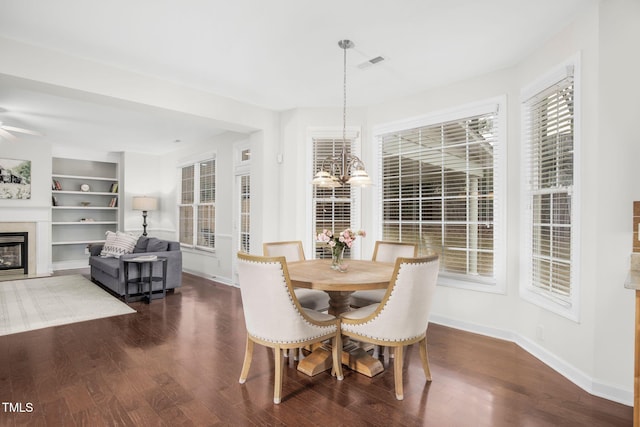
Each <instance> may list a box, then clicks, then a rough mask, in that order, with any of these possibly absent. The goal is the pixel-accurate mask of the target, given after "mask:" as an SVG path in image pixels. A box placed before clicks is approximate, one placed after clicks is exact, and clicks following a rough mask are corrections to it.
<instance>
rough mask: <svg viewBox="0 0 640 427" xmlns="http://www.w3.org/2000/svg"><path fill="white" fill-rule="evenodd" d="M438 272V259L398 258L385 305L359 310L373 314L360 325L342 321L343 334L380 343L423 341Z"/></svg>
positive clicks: (346, 317)
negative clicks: (345, 332) (344, 332)
mask: <svg viewBox="0 0 640 427" xmlns="http://www.w3.org/2000/svg"><path fill="white" fill-rule="evenodd" d="M438 268H439V261H438V257H437V256H431V257H424V258H402V257H401V258H398V259H397V260H396V267H395V271H394V273H393V276H392V279H391V285H390V286H389V288H388V289H387V292H386V293H385V295H384V297H383V298H382V301H381V302H380V303H379V304H377V305H371V306H367V307H363V308H361V309H359V310H356V311H362V310H367V309H368V310H369V311H370V313H369V314H368V316H365V317H364V318H362V319H360V320H361V322H359V323H358V324H351V323H348V320H346V321H344V320H343V323H342V330H343V331H351V332H355V333H357V334H360V335H365V336H368V337H371V338H374V339H375V340H377V341H381V343H382V342H385V341H395V342H401V341H407V342H408V343H411V342H415V341H416V340H417V339H419V338H420V337H423V336H424V335H425V332H426V330H427V325H428V322H429V313H430V311H431V305H432V299H433V294H434V292H435V289H436V281H437V278H438ZM350 314H351V313H346V314H345V315H343V318H344V319H349V318H350V317H351V315H350ZM365 319H366V320H365ZM383 345H384V344H383Z"/></svg>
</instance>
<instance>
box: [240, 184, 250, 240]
mask: <svg viewBox="0 0 640 427" xmlns="http://www.w3.org/2000/svg"><path fill="white" fill-rule="evenodd" d="M239 232H240V239H239V240H240V242H239V243H240V248H239V249H240V250H241V251H243V252H246V253H250V252H251V176H250V175H241V176H240V230H239Z"/></svg>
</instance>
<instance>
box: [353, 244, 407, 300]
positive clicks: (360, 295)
mask: <svg viewBox="0 0 640 427" xmlns="http://www.w3.org/2000/svg"><path fill="white" fill-rule="evenodd" d="M416 256H418V245H417V244H415V243H404V242H389V241H384V240H378V241H376V244H375V246H374V248H373V256H372V257H371V260H372V261H378V262H391V263H395V262H396V258H398V257H416ZM384 293H385V290H384V289H372V290H368V291H357V292H354V293H352V294H351V296H350V299H349V303H350V304H351V306H353V307H364V306H366V305H370V304H376V303H379V302H380V301H382V297H384Z"/></svg>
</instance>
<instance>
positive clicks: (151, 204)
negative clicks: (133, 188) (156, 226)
mask: <svg viewBox="0 0 640 427" xmlns="http://www.w3.org/2000/svg"><path fill="white" fill-rule="evenodd" d="M133 209H134V210H136V211H155V210H156V209H158V199H156V198H155V197H147V196H139V197H134V198H133Z"/></svg>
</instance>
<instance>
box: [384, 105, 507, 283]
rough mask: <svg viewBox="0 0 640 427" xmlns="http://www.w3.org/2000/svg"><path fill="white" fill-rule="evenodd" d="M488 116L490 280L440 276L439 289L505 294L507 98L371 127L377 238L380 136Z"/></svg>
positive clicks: (451, 274)
mask: <svg viewBox="0 0 640 427" xmlns="http://www.w3.org/2000/svg"><path fill="white" fill-rule="evenodd" d="M490 112H496V123H495V127H496V129H497V133H498V135H497V138H496V147H495V148H496V151H495V152H494V157H493V171H494V179H493V188H494V203H493V224H494V232H493V276H492V277H491V278H485V277H482V276H470V275H465V274H455V273H448V272H441V273H440V274H439V275H438V285H440V286H447V287H453V288H459V289H467V290H475V291H482V292H487V293H496V294H505V293H506V264H507V262H506V232H507V224H506V197H507V188H506V171H507V168H506V160H507V152H506V140H507V114H506V96H504V95H503V96H497V97H492V98H489V99H486V100H483V101H478V102H473V103H468V104H464V105H461V106H457V107H453V108H449V109H446V110H441V111H438V112H434V113H429V114H425V115H421V116H418V117H413V118H409V119H405V120H400V121H397V122H392V123H387V124H382V125H377V126H374V127H373V140H374V143H375V146H376V147H377V157H378V184H377V186H378V188H379V191H378V192H377V196H376V197H377V205H378V215H379V218H378V221H377V223H378V224H379V230H378V235H379V236H382V235H383V220H382V219H383V218H384V206H383V194H382V191H383V183H382V182H383V181H382V180H383V176H382V175H383V173H384V171H383V167H382V136H383V135H385V134H388V133H392V132H399V131H405V130H410V129H415V128H420V127H426V126H431V125H437V124H440V123H446V122H450V121H453V120H460V119H465V118H469V117H474V116H478V115H481V114H486V113H490Z"/></svg>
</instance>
